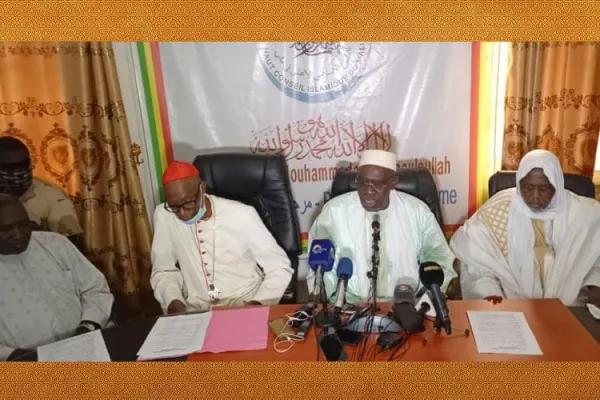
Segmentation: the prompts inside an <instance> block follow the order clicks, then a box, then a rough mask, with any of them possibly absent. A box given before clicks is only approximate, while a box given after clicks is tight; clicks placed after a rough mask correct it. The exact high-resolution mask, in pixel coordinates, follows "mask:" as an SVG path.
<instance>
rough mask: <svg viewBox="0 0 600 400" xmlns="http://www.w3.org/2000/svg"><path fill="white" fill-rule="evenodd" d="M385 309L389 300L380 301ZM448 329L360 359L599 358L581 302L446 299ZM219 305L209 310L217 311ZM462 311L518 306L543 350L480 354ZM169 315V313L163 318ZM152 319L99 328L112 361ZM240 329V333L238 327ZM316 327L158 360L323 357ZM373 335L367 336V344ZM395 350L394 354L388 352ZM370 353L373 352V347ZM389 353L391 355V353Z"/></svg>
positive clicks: (595, 324)
mask: <svg viewBox="0 0 600 400" xmlns="http://www.w3.org/2000/svg"><path fill="white" fill-rule="evenodd" d="M379 306H380V307H381V312H382V313H386V312H387V311H388V310H389V309H390V308H391V304H389V303H382V304H380V305H379ZM298 307H299V305H275V306H271V307H270V316H269V320H273V319H276V318H279V317H284V316H285V315H286V314H291V313H293V312H294V311H296V310H297V309H298ZM448 308H449V310H450V317H451V319H452V326H453V334H452V335H450V336H448V335H446V334H445V333H444V331H442V332H441V333H439V334H437V333H434V334H433V335H431V336H430V337H429V340H428V343H427V344H423V343H422V341H423V338H425V336H426V335H427V334H428V333H429V331H430V329H431V327H432V322H430V321H427V322H426V328H427V330H426V331H425V332H423V333H417V334H412V335H410V336H409V337H408V339H407V341H406V343H405V345H404V346H403V347H402V348H401V349H400V351H396V352H395V353H394V350H387V351H384V352H378V353H376V357H375V358H370V357H369V358H368V359H367V358H363V360H364V361H372V360H373V359H374V360H377V361H600V321H597V320H595V319H594V318H593V317H592V316H591V315H590V314H589V312H588V311H587V309H586V308H585V307H575V308H567V307H565V306H564V305H563V304H562V303H561V302H560V301H559V300H557V299H556V300H555V299H542V300H504V301H503V302H502V303H500V304H495V305H494V304H492V303H490V302H487V301H485V300H477V301H472V300H466V301H463V300H460V301H449V302H448ZM218 309H219V308H216V309H215V310H213V311H214V312H218ZM467 311H520V312H523V313H524V315H525V318H526V320H527V322H528V324H529V326H530V328H531V330H532V331H533V334H534V336H535V338H536V340H537V342H538V344H539V346H540V348H541V350H542V353H543V355H537V356H524V355H508V354H480V353H479V352H478V351H477V347H476V345H475V340H474V338H473V334H472V333H471V334H469V335H465V334H464V333H463V332H464V330H465V329H470V328H471V327H470V324H469V321H468V318H467ZM163 318H169V316H166V317H163ZM156 320H157V318H147V319H139V320H136V321H131V322H129V323H127V324H123V325H119V326H115V327H112V328H108V329H104V330H103V331H102V335H103V337H104V340H105V342H106V347H107V349H108V352H109V354H110V356H111V360H113V361H135V360H136V359H137V356H136V354H137V352H138V350H139V349H140V347H141V346H142V344H143V343H144V340H145V339H146V337H147V335H148V334H149V332H150V330H151V329H152V327H153V325H154V323H155V322H156ZM239 334H240V335H243V334H244V327H243V326H240V329H239ZM316 335H317V331H316V329H315V328H314V327H313V328H311V329H310V330H309V332H308V334H307V336H306V340H305V341H303V342H296V343H295V344H294V346H293V347H292V348H291V349H290V350H289V351H287V352H285V353H278V352H277V351H275V349H274V348H273V341H274V340H275V334H274V333H273V332H271V330H270V329H269V336H268V342H267V348H266V349H264V350H257V351H244V352H226V353H216V354H212V353H194V354H191V355H189V356H188V357H183V358H175V359H170V360H162V361H185V360H187V361H317V360H319V361H323V360H324V357H323V355H322V354H321V352H320V351H319V346H318V343H317V336H316ZM376 336H377V335H368V337H370V340H371V342H372V343H375V340H374V338H375V337H376ZM356 348H357V347H356V346H350V345H346V346H345V349H346V352H347V354H348V356H349V359H350V360H352V359H353V354H354V352H355V351H357V350H356ZM392 353H394V354H392ZM373 354H375V352H373ZM392 355H393V358H392V359H390V357H391V356H392Z"/></svg>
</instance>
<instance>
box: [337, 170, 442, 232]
mask: <svg viewBox="0 0 600 400" xmlns="http://www.w3.org/2000/svg"><path fill="white" fill-rule="evenodd" d="M397 174H398V185H396V190H399V191H401V192H404V193H408V194H410V195H412V196H415V197H416V198H418V199H420V200H422V201H423V202H424V203H425V204H427V205H428V206H429V208H430V209H431V212H433V215H434V216H435V218H436V219H437V221H438V223H439V224H440V227H441V228H442V229H444V219H443V217H442V209H441V206H440V198H439V194H438V190H437V186H436V185H435V181H434V180H433V176H431V173H430V172H429V170H427V169H425V168H401V169H398V171H397ZM357 176H358V171H351V170H347V171H346V170H341V171H338V172H337V174H336V175H335V177H334V179H333V184H332V185H331V198H334V197H336V196H339V195H341V194H344V193H348V192H352V191H354V190H356V177H357Z"/></svg>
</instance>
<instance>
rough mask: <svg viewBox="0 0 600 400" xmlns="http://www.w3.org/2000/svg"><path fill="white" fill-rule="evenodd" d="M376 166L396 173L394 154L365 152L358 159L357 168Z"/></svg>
mask: <svg viewBox="0 0 600 400" xmlns="http://www.w3.org/2000/svg"><path fill="white" fill-rule="evenodd" d="M363 165H376V166H378V167H382V168H386V169H391V170H392V171H394V172H396V153H392V152H390V151H385V150H365V151H363V152H362V156H361V157H360V163H359V164H358V166H359V167H362V166H363Z"/></svg>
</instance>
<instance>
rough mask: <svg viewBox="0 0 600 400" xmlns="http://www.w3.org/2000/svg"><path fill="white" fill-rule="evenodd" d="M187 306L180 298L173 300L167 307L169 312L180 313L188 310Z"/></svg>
mask: <svg viewBox="0 0 600 400" xmlns="http://www.w3.org/2000/svg"><path fill="white" fill-rule="evenodd" d="M186 309H187V308H186V306H185V304H183V303H182V302H181V301H179V300H173V301H172V302H171V304H169V307H168V308H167V314H179V313H184V312H185V311H186Z"/></svg>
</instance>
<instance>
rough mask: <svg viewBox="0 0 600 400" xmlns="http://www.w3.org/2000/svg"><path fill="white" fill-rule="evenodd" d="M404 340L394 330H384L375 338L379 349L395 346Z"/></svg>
mask: <svg viewBox="0 0 600 400" xmlns="http://www.w3.org/2000/svg"><path fill="white" fill-rule="evenodd" d="M403 342H404V338H403V337H402V336H400V335H399V334H398V333H396V332H384V333H382V334H381V335H379V337H378V338H377V346H379V347H380V348H381V350H389V349H392V348H394V347H396V346H399V345H401V344H402V343H403Z"/></svg>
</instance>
